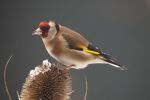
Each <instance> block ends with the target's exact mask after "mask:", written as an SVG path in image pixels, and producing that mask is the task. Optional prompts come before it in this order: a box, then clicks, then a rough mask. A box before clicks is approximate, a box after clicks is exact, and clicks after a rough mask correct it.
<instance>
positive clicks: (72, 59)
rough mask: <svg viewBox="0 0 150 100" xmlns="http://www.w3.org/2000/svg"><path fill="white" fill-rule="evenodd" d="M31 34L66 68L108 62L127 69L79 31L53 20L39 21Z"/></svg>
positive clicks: (79, 67) (80, 67) (82, 67)
mask: <svg viewBox="0 0 150 100" xmlns="http://www.w3.org/2000/svg"><path fill="white" fill-rule="evenodd" d="M32 35H38V36H40V37H41V39H42V41H43V43H44V46H45V48H46V50H47V52H48V54H49V55H50V56H51V57H52V58H54V59H56V60H57V61H58V62H59V63H61V64H63V65H65V66H66V67H67V68H74V69H84V68H86V67H87V66H88V65H90V64H109V65H112V66H113V67H116V68H118V69H120V70H127V68H126V67H124V66H122V65H120V64H119V63H118V62H117V60H116V59H115V58H114V57H113V56H111V55H110V54H106V53H104V52H103V51H102V50H100V49H99V48H98V47H96V46H94V45H93V44H92V43H91V42H89V41H88V40H87V39H86V38H85V37H83V36H82V35H81V34H80V33H79V32H76V31H74V30H72V29H70V28H68V27H66V26H63V25H61V24H58V23H56V22H54V21H51V20H50V21H41V22H40V23H39V25H38V27H37V28H36V30H35V31H34V32H33V33H32Z"/></svg>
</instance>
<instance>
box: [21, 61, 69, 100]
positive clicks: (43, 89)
mask: <svg viewBox="0 0 150 100" xmlns="http://www.w3.org/2000/svg"><path fill="white" fill-rule="evenodd" d="M60 66H61V65H54V64H51V63H49V62H48V61H47V60H45V61H43V63H42V64H41V65H39V66H37V67H35V69H34V70H31V71H30V74H29V75H28V77H27V78H26V81H25V83H24V85H23V88H22V91H21V95H20V100H69V99H70V95H71V93H72V84H71V78H70V76H69V73H68V72H66V71H64V70H63V69H60V68H59V67H60Z"/></svg>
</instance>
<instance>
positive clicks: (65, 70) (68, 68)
mask: <svg viewBox="0 0 150 100" xmlns="http://www.w3.org/2000/svg"><path fill="white" fill-rule="evenodd" d="M64 66H65V68H64V73H68V72H69V70H70V69H71V67H73V66H76V65H75V64H71V65H69V66H66V65H64Z"/></svg>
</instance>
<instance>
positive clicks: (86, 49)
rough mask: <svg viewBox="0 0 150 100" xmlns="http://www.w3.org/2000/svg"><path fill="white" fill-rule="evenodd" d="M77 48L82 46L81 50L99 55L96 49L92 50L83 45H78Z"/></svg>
mask: <svg viewBox="0 0 150 100" xmlns="http://www.w3.org/2000/svg"><path fill="white" fill-rule="evenodd" d="M78 47H79V48H82V49H83V51H85V52H88V53H91V54H95V55H100V52H97V51H94V50H89V49H88V48H87V47H85V46H81V45H80V46H78Z"/></svg>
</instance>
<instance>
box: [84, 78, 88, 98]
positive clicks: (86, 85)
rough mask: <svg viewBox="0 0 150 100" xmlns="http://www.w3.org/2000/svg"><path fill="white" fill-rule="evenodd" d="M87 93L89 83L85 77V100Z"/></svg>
mask: <svg viewBox="0 0 150 100" xmlns="http://www.w3.org/2000/svg"><path fill="white" fill-rule="evenodd" d="M87 93H88V81H87V78H86V76H85V94H84V99H83V100H86V99H87Z"/></svg>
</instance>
